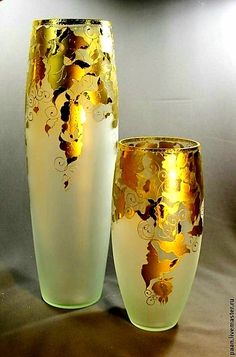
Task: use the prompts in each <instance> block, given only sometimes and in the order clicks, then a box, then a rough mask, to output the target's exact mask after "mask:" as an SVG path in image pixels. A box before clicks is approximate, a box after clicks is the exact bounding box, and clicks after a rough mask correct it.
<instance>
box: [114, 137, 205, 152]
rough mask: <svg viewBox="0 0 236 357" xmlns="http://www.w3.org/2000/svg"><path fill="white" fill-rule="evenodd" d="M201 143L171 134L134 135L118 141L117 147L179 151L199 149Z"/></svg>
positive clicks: (123, 148)
mask: <svg viewBox="0 0 236 357" xmlns="http://www.w3.org/2000/svg"><path fill="white" fill-rule="evenodd" d="M200 147H201V144H200V143H199V142H198V141H196V140H193V139H187V138H180V137H174V136H173V137H172V136H136V137H129V138H124V139H121V140H120V141H119V148H120V149H121V150H128V151H137V150H138V151H157V152H163V151H164V152H172V153H173V152H181V151H194V150H199V149H200Z"/></svg>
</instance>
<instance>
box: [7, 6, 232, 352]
mask: <svg viewBox="0 0 236 357" xmlns="http://www.w3.org/2000/svg"><path fill="white" fill-rule="evenodd" d="M55 16H58V17H80V18H83V17H90V18H91V17H94V18H104V19H106V18H107V19H111V20H112V22H113V30H114V34H115V43H116V62H117V68H118V79H119V89H120V137H125V136H133V135H139V134H141V135H148V134H151V135H178V136H186V137H191V138H194V139H196V140H199V141H200V142H201V143H202V146H203V154H204V172H205V191H206V214H205V232H204V239H203V245H202V252H201V258H200V262H199V269H198V272H197V276H196V280H195V283H194V286H193V289H192V292H191V296H190V299H189V301H188V304H187V306H186V309H185V311H184V313H183V315H182V317H181V320H180V322H179V325H178V327H177V328H175V329H173V330H171V331H168V332H165V333H160V334H153V333H148V332H143V331H140V330H138V329H136V328H135V327H133V326H131V325H130V323H129V322H128V321H127V318H126V314H125V311H124V310H123V304H122V300H121V297H120V294H119V290H118V287H117V283H116V279H115V274H114V270H113V264H112V257H111V254H110V255H109V261H108V269H107V274H106V279H105V285H104V293H103V298H102V299H101V301H100V302H99V303H98V304H96V305H94V306H93V307H90V308H87V309H83V310H77V311H71V312H67V311H65V310H62V311H61V310H58V309H54V308H51V307H49V306H47V305H46V304H45V303H43V302H42V300H41V298H40V293H39V288H38V282H37V274H36V267H35V258H34V253H33V244H32V233H31V227H30V216H29V200H28V192H27V181H26V171H25V161H24V124H23V117H24V114H23V111H24V83H25V71H26V68H27V53H28V43H29V36H30V31H31V21H32V19H33V18H48V17H55ZM234 16H236V5H235V2H234V1H223V0H222V1H162V2H158V1H150V0H149V1H146V2H141V1H137V2H135V1H131V2H128V1H118V0H117V1H115V0H112V1H108V0H107V1H105V0H104V1H91V0H90V1H89V0H88V1H86V2H82V1H76V0H74V1H73V0H67V1H62V0H60V1H58V0H57V1H56V0H52V1H50V2H48V1H46V0H41V1H40V2H37V1H36V0H31V1H30V0H28V1H27V0H21V1H16V0H3V1H2V2H1V3H0V18H1V21H0V33H1V40H0V41H1V42H0V44H1V56H0V71H1V75H0V81H1V85H0V104H1V115H0V117H1V119H0V120H1V125H0V139H1V140H0V153H1V155H0V167H1V170H0V183H1V185H0V198H1V201H0V202H1V203H0V225H1V233H0V234H1V236H0V333H1V337H0V353H1V352H2V353H1V355H3V356H13V355H14V356H54V355H55V356H60V355H62V356H77V355H78V356H81V355H83V356H104V355H105V356H146V355H149V356H171V357H172V356H176V357H178V356H181V357H182V356H189V354H190V353H191V356H192V357H194V356H199V355H203V356H217V357H218V356H219V357H221V356H222V357H223V356H228V355H229V339H228V334H229V299H230V298H235V297H236V296H235V295H236V289H235V286H236V284H235V258H236V246H235V242H236V238H235V233H236V214H235V212H236V194H235V193H236V187H235V186H236V166H235V154H236V140H235V138H236V118H235V117H236V101H235V90H236V44H235V37H236V24H235V21H234Z"/></svg>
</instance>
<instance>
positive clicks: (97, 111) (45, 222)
mask: <svg viewBox="0 0 236 357" xmlns="http://www.w3.org/2000/svg"><path fill="white" fill-rule="evenodd" d="M25 131H26V154H27V162H28V183H29V193H30V206H31V218H32V227H33V237H34V247H35V254H36V261H37V269H38V276H39V283H40V288H41V293H42V297H43V299H44V300H45V301H46V302H47V303H49V304H51V305H53V306H56V307H63V308H77V307H83V306H87V305H90V304H92V303H94V302H96V301H97V300H98V299H99V298H100V296H101V292H102V287H103V281H104V274H105V267H106V260H107V252H108V244H109V235H110V215H111V208H110V206H111V204H110V202H111V194H112V180H113V172H114V164H115V156H116V149H115V146H116V142H117V137H118V128H117V82H116V69H115V62H114V48H113V37H112V29H111V24H110V22H108V21H100V20H86V19H84V20H82V19H81V20H80V19H77V20H73V19H72V20H67V19H51V20H36V21H34V23H33V31H32V39H31V45H30V57H29V70H28V79H27V88H26V129H25Z"/></svg>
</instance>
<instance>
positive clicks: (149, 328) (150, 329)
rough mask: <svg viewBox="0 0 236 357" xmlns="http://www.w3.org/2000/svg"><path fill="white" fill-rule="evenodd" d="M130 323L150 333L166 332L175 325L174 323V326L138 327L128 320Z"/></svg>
mask: <svg viewBox="0 0 236 357" xmlns="http://www.w3.org/2000/svg"><path fill="white" fill-rule="evenodd" d="M130 321H131V322H132V324H133V325H134V326H135V327H138V328H140V329H141V330H145V331H151V332H161V331H166V330H170V329H171V328H173V327H175V326H176V325H177V322H175V323H174V324H171V325H168V326H162V327H149V326H142V325H138V324H136V323H135V322H133V321H132V320H130Z"/></svg>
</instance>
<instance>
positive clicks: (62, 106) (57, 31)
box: [26, 20, 118, 189]
mask: <svg viewBox="0 0 236 357" xmlns="http://www.w3.org/2000/svg"><path fill="white" fill-rule="evenodd" d="M62 25H63V23H61V25H60V26H59V25H58V26H56V25H55V24H53V23H52V24H51V25H48V24H41V25H38V26H34V29H33V34H32V39H31V50H30V58H29V62H30V63H29V72H28V80H27V97H26V99H27V101H26V128H29V124H30V122H31V121H32V120H33V118H35V119H37V120H39V118H43V117H45V125H44V131H45V133H46V134H47V135H48V136H49V137H50V135H57V137H58V145H59V148H60V150H61V151H62V156H59V157H56V158H55V161H54V163H55V168H56V170H58V171H60V172H62V173H63V180H64V188H65V189H67V188H68V187H69V183H70V178H71V175H70V173H71V172H72V171H73V170H72V169H71V168H70V167H71V165H72V163H73V162H75V161H76V160H77V159H78V157H79V156H80V155H81V152H82V148H83V138H84V124H85V122H86V120H89V119H90V118H91V117H92V118H93V119H94V120H95V121H96V122H97V123H99V122H101V121H103V120H109V121H111V127H112V128H116V127H117V124H118V109H117V82H116V70H115V63H114V53H113V39H112V34H111V29H110V26H109V25H103V24H102V22H100V21H94V20H85V21H84V22H83V21H82V22H81V23H80V25H77V26H76V25H74V26H72V27H70V26H67V25H66V24H65V25H63V26H62ZM41 92H46V93H47V94H48V95H49V101H48V108H46V110H45V107H43V106H42V105H41V104H42V101H41V98H39V97H40V96H39V95H38V93H41ZM35 93H36V94H35ZM35 98H37V100H35ZM31 102H34V103H35V105H34V107H32V106H31ZM44 104H45V101H44ZM52 129H53V131H52ZM58 130H59V132H58Z"/></svg>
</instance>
